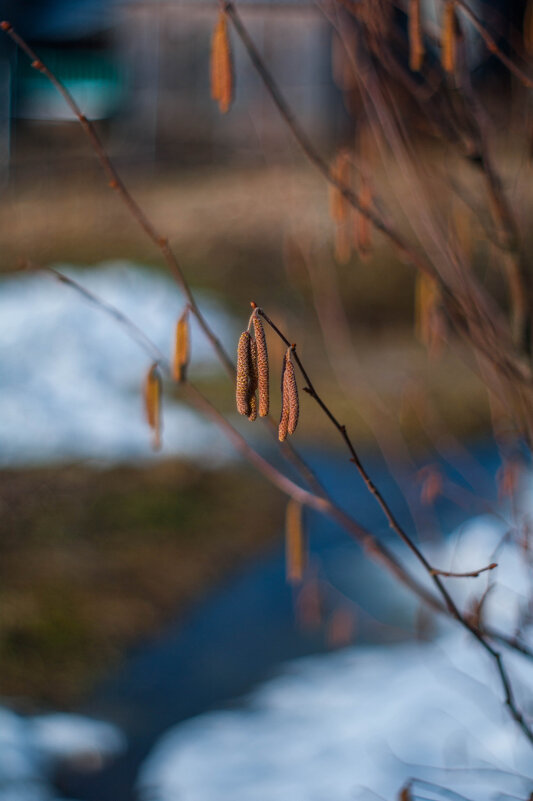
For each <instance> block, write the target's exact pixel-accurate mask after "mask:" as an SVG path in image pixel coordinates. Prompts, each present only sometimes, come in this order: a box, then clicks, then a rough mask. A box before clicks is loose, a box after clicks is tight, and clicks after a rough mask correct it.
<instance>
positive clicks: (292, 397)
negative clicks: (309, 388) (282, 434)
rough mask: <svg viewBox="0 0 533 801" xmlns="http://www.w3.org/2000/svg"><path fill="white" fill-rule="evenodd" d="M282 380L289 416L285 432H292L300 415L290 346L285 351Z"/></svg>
mask: <svg viewBox="0 0 533 801" xmlns="http://www.w3.org/2000/svg"><path fill="white" fill-rule="evenodd" d="M285 359H286V362H287V364H286V366H285V374H284V380H285V383H286V385H287V404H288V407H289V418H288V421H287V432H288V433H289V434H294V432H295V431H296V426H297V425H298V417H299V416H300V403H299V400H298V387H297V386H296V374H295V372H294V366H293V363H292V361H291V348H289V350H288V351H287V355H286V357H285Z"/></svg>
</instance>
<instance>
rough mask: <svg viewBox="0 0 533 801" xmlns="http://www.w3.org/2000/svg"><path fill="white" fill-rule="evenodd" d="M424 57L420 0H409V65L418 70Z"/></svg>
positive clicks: (415, 70)
mask: <svg viewBox="0 0 533 801" xmlns="http://www.w3.org/2000/svg"><path fill="white" fill-rule="evenodd" d="M423 59H424V40H423V38H422V25H421V20H420V0H410V1H409V67H410V68H411V69H412V70H413V71H414V72H418V71H419V70H420V68H421V66H422V61H423Z"/></svg>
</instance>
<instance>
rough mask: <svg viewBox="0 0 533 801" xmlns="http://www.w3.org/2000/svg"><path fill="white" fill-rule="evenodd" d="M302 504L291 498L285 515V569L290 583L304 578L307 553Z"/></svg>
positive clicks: (299, 581)
mask: <svg viewBox="0 0 533 801" xmlns="http://www.w3.org/2000/svg"><path fill="white" fill-rule="evenodd" d="M302 512H303V510H302V505H301V504H300V503H298V501H295V500H294V498H291V499H290V500H289V502H288V504H287V513H286V516H285V570H286V576H287V581H288V582H289V583H290V584H300V583H301V581H302V578H303V574H304V569H305V562H306V553H305V534H304V528H303V515H302Z"/></svg>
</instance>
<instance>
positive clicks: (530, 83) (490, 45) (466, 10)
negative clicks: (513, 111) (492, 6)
mask: <svg viewBox="0 0 533 801" xmlns="http://www.w3.org/2000/svg"><path fill="white" fill-rule="evenodd" d="M455 5H456V6H457V7H458V8H459V9H460V10H461V11H462V12H463V14H464V15H465V17H466V18H467V19H468V20H469V21H470V22H471V23H472V26H473V27H474V28H475V29H476V31H477V32H478V33H479V35H480V36H481V38H482V39H483V41H484V42H485V44H486V45H487V49H488V50H489V51H490V52H491V53H492V54H493V55H494V56H496V58H497V59H499V60H500V61H501V62H502V64H503V65H504V66H505V67H507V69H508V70H509V72H511V73H512V74H513V75H514V76H515V78H518V80H519V81H520V82H521V83H522V84H523V85H524V86H526V87H527V88H528V89H533V80H532V79H531V78H530V77H529V76H528V75H526V73H525V72H524V71H523V70H521V69H520V67H518V66H517V65H516V64H515V63H514V61H512V60H511V59H510V58H509V57H508V56H506V55H505V53H504V52H503V50H502V49H501V48H500V47H498V45H497V43H496V41H495V39H494V38H493V37H492V36H491V35H490V33H489V32H488V30H487V29H486V27H485V26H484V24H483V23H482V22H481V20H480V19H479V17H478V16H476V14H475V13H474V12H473V11H472V9H471V8H470V6H469V5H468V3H465V0H455Z"/></svg>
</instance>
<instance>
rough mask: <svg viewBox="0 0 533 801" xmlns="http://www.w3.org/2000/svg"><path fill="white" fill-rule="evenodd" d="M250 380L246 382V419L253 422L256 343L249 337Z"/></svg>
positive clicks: (254, 415) (255, 402)
mask: <svg viewBox="0 0 533 801" xmlns="http://www.w3.org/2000/svg"><path fill="white" fill-rule="evenodd" d="M249 358H250V381H249V384H248V398H249V401H250V412H249V414H248V420H249V421H250V422H251V423H253V422H254V420H257V396H256V394H255V393H256V392H257V345H256V342H255V340H254V339H250V356H249Z"/></svg>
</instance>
